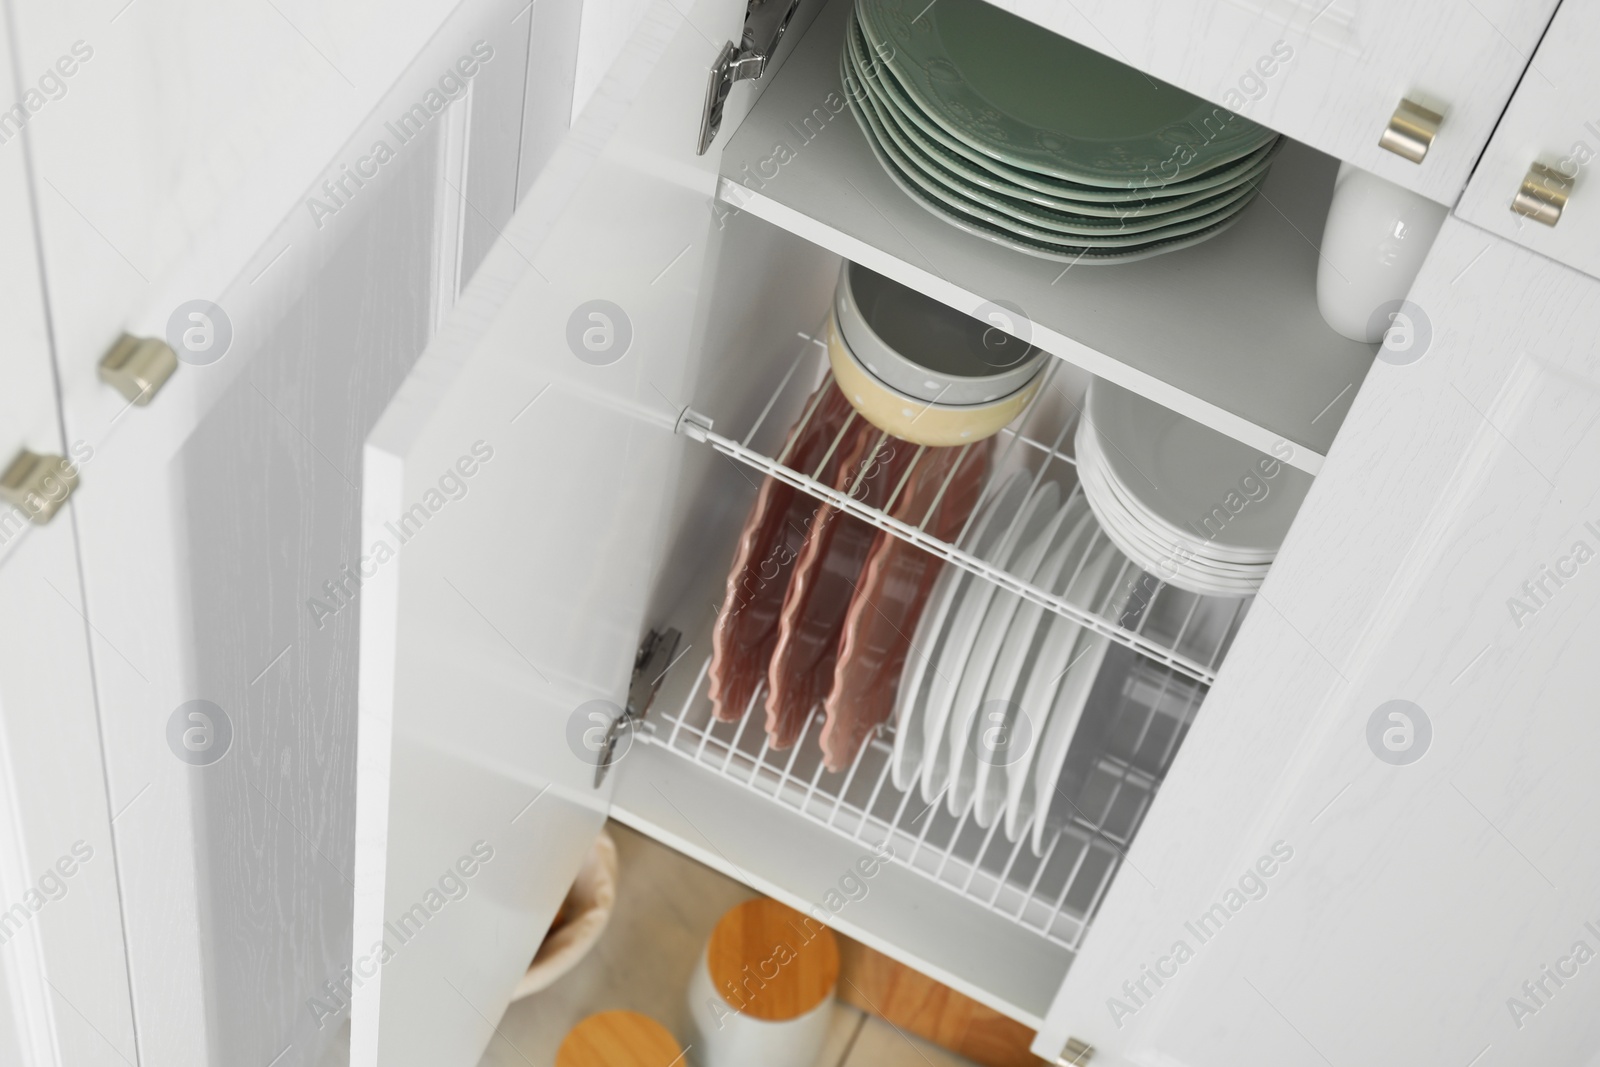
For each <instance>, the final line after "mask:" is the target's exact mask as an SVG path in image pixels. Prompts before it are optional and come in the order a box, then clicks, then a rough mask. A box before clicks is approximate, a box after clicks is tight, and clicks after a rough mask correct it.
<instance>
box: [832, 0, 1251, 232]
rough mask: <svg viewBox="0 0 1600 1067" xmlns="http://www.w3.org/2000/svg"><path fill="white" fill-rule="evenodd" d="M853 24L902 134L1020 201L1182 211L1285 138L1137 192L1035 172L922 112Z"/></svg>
mask: <svg viewBox="0 0 1600 1067" xmlns="http://www.w3.org/2000/svg"><path fill="white" fill-rule="evenodd" d="M851 25H852V27H853V31H852V32H851V33H850V35H849V37H848V38H847V40H846V45H847V47H851V48H853V49H854V56H853V63H854V66H855V67H856V69H858V70H865V71H866V75H867V76H866V78H865V79H864V81H865V82H866V87H867V90H868V91H869V92H871V93H872V94H873V95H874V96H875V97H876V98H877V101H878V103H879V105H880V110H882V111H883V112H884V113H885V114H886V115H887V116H888V117H889V118H890V119H891V120H893V122H894V124H895V126H896V128H898V129H899V131H900V133H901V134H903V135H904V136H905V137H906V138H907V139H908V140H910V141H911V143H912V144H914V145H916V146H917V148H918V149H919V154H920V155H922V156H925V157H927V158H929V159H932V160H933V161H934V162H936V163H937V164H938V165H939V166H940V167H942V168H944V169H945V170H947V171H950V172H953V173H955V174H959V175H960V176H961V177H962V178H965V179H966V180H967V181H969V182H972V183H973V184H974V185H978V186H981V187H983V188H985V189H988V190H990V191H991V192H994V193H999V194H1000V195H1002V196H1007V197H1011V198H1012V199H1015V200H1024V201H1026V202H1028V203H1030V204H1038V205H1040V206H1042V207H1050V208H1055V209H1056V210H1058V211H1066V212H1071V213H1074V214H1079V215H1097V216H1101V217H1104V218H1117V219H1122V218H1141V217H1143V216H1145V215H1158V214H1162V213H1164V212H1168V211H1178V210H1182V209H1184V208H1187V207H1189V206H1191V205H1193V204H1197V203H1200V202H1201V201H1203V200H1207V199H1209V198H1211V197H1213V196H1216V195H1218V194H1219V193H1221V192H1223V191H1224V190H1227V189H1230V188H1233V187H1235V186H1237V185H1240V184H1243V183H1244V182H1247V181H1251V180H1253V179H1255V178H1258V177H1260V176H1261V175H1263V174H1265V173H1266V171H1267V167H1268V166H1269V165H1270V164H1271V162H1272V158H1273V157H1274V156H1275V155H1277V153H1278V149H1279V148H1280V147H1282V145H1283V139H1282V138H1281V137H1274V138H1273V140H1272V141H1271V142H1269V143H1268V144H1267V145H1266V146H1265V147H1262V148H1259V149H1257V150H1256V151H1254V152H1252V153H1251V154H1250V155H1248V156H1245V157H1244V158H1242V159H1239V160H1236V161H1235V162H1233V163H1230V164H1228V165H1227V166H1226V167H1220V168H1218V169H1216V170H1214V171H1211V172H1209V173H1208V174H1206V175H1203V176H1202V177H1200V178H1198V179H1196V180H1194V181H1193V182H1180V183H1178V184H1176V185H1171V186H1165V187H1163V188H1161V189H1157V190H1139V191H1138V192H1136V193H1130V192H1129V191H1128V190H1126V189H1098V188H1095V187H1093V186H1086V185H1075V184H1072V183H1067V182H1061V181H1058V180H1056V179H1052V178H1046V177H1042V176H1039V175H1030V174H1028V173H1027V172H1026V171H1019V170H1016V169H1014V168H1011V167H1007V166H1006V165H1005V164H1004V163H1000V162H997V161H995V160H992V159H989V157H987V156H985V155H983V154H982V153H979V152H975V151H974V150H972V149H971V148H968V147H967V146H965V145H963V144H961V143H960V142H959V141H956V140H955V139H954V138H952V137H951V136H950V135H949V134H947V133H945V132H944V131H943V130H942V129H940V128H939V127H938V126H937V125H935V124H934V123H933V122H932V121H930V120H929V119H927V118H926V117H924V116H923V115H921V114H920V113H919V112H918V111H917V110H916V108H915V107H913V106H912V105H911V103H910V101H909V100H907V99H906V97H905V95H904V90H902V89H901V88H900V86H899V84H898V83H897V82H896V81H895V79H894V77H893V75H892V74H890V73H889V72H888V70H887V69H886V68H885V67H884V66H883V65H882V64H881V63H880V64H877V65H876V66H875V67H874V66H873V65H871V64H869V63H868V57H870V56H871V55H872V50H871V49H872V46H871V44H870V43H869V42H868V40H867V38H866V35H865V32H864V31H863V29H862V27H861V26H860V24H859V22H858V21H857V20H856V18H855V17H854V15H852V16H851Z"/></svg>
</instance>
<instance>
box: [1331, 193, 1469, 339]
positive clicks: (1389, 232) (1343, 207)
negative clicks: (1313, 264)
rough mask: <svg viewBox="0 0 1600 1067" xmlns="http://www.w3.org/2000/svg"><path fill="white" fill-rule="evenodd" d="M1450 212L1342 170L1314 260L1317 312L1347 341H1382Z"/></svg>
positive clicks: (1431, 202) (1427, 200)
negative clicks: (1320, 245) (1317, 253)
mask: <svg viewBox="0 0 1600 1067" xmlns="http://www.w3.org/2000/svg"><path fill="white" fill-rule="evenodd" d="M1447 213H1448V209H1447V208H1446V207H1445V206H1444V205H1443V204H1438V203H1435V202H1434V201H1432V200H1429V199H1428V198H1427V197H1424V196H1418V195H1417V194H1416V193H1413V192H1411V191H1410V190H1409V189H1402V188H1401V187H1400V186H1398V185H1396V184H1394V183H1393V182H1391V181H1386V180H1385V179H1383V178H1380V177H1378V176H1377V175H1376V174H1370V173H1368V172H1367V171H1364V170H1362V169H1360V168H1359V167H1352V166H1351V165H1350V164H1348V163H1345V164H1341V165H1340V167H1339V176H1338V177H1337V178H1336V179H1335V180H1334V188H1333V203H1332V204H1331V205H1330V206H1329V208H1328V219H1327V222H1326V223H1325V224H1324V225H1323V228H1322V247H1321V248H1320V249H1319V252H1320V256H1319V258H1318V260H1317V308H1318V310H1320V311H1321V312H1322V317H1323V319H1325V320H1326V321H1327V323H1328V325H1329V326H1331V327H1333V329H1334V330H1335V331H1336V332H1337V333H1340V334H1342V335H1344V336H1345V337H1348V338H1350V339H1351V340H1353V341H1366V342H1368V343H1374V342H1377V341H1381V340H1383V334H1384V331H1385V330H1387V329H1388V327H1389V323H1390V322H1391V321H1392V319H1393V317H1394V313H1395V312H1396V311H1398V310H1399V307H1400V302H1401V301H1402V300H1403V299H1404V298H1405V295H1406V293H1407V292H1408V291H1410V289H1411V283H1412V282H1413V281H1415V280H1416V277H1417V271H1418V270H1420V269H1421V268H1422V261H1423V259H1424V258H1425V257H1426V256H1427V254H1428V249H1430V248H1432V247H1433V239H1434V237H1436V236H1437V235H1438V233H1439V227H1440V226H1442V225H1444V217H1445V215H1446V214H1447Z"/></svg>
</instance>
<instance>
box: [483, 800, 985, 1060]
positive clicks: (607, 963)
mask: <svg viewBox="0 0 1600 1067" xmlns="http://www.w3.org/2000/svg"><path fill="white" fill-rule="evenodd" d="M608 829H609V830H610V833H611V836H612V837H613V838H614V839H615V840H616V842H617V853H618V858H619V860H620V864H621V877H620V885H619V887H618V891H617V908H616V911H615V913H614V914H613V915H612V918H611V924H610V925H609V926H608V927H607V928H606V932H605V934H604V936H602V937H601V939H600V942H599V944H598V945H596V946H595V949H594V951H593V952H592V953H591V954H590V955H589V956H588V957H587V958H586V959H585V960H584V961H583V962H582V963H580V964H579V965H578V966H577V967H576V968H574V969H573V970H572V971H571V972H570V973H569V974H567V975H566V977H564V978H562V979H561V980H560V981H559V982H557V983H556V984H555V985H554V986H552V987H551V988H550V989H547V990H545V991H544V992H543V993H539V994H536V995H534V996H532V997H529V998H528V999H526V1000H523V1001H519V1002H517V1003H515V1004H512V1005H511V1007H510V1008H509V1009H508V1010H507V1011H506V1014H505V1017H504V1018H503V1019H501V1020H500V1025H499V1027H498V1033H497V1035H496V1036H495V1038H494V1039H493V1041H491V1042H490V1045H489V1048H488V1051H486V1052H485V1053H484V1055H483V1059H482V1060H480V1061H479V1064H478V1067H551V1065H553V1064H554V1063H555V1055H556V1049H557V1047H558V1046H559V1045H560V1044H561V1039H562V1037H564V1036H565V1035H566V1032H567V1031H568V1030H569V1029H570V1028H571V1027H572V1026H573V1024H575V1023H576V1022H578V1020H580V1019H582V1018H583V1017H584V1016H586V1015H589V1014H590V1013H592V1012H596V1011H606V1010H609V1009H615V1008H627V1009H630V1010H633V1011H640V1012H644V1013H645V1014H647V1015H650V1016H653V1017H654V1018H656V1019H659V1020H660V1021H661V1022H663V1023H665V1024H666V1025H667V1027H668V1028H669V1029H671V1030H672V1031H673V1032H674V1033H676V1034H678V1037H679V1040H680V1041H692V1035H690V1034H688V1033H687V1024H688V1018H687V1016H688V1013H687V1011H686V1010H685V1004H684V998H685V996H686V993H685V990H686V989H687V987H688V982H689V976H690V974H691V973H692V972H693V970H694V967H695V964H696V963H697V962H698V960H699V956H700V951H701V949H702V948H704V946H705V943H706V939H707V938H708V937H710V936H711V929H712V927H714V926H715V925H716V922H717V920H718V919H719V918H721V916H722V913H723V912H724V911H726V910H727V909H728V908H730V907H732V906H733V905H734V904H737V903H738V902H739V901H741V900H746V899H748V898H749V897H751V896H754V895H755V894H754V893H752V892H751V891H750V890H749V889H747V888H745V887H744V886H743V885H741V884H739V883H738V882H735V881H733V880H732V879H730V878H726V877H724V876H723V875H721V874H718V873H717V872H715V871H713V870H711V869H710V868H707V867H703V866H701V865H700V864H698V863H696V862H695V861H694V860H691V859H689V858H688V857H687V856H683V855H681V854H679V853H677V852H674V851H673V850H671V849H669V848H666V847H665V846H663V845H659V844H657V843H656V842H655V841H652V840H651V839H650V838H647V837H645V836H644V835H642V834H638V833H635V832H634V831H632V830H629V829H628V828H627V827H625V826H621V825H619V824H617V823H611V824H609V827H608ZM693 1055H694V1054H693V1050H692V1049H691V1050H690V1053H689V1059H690V1061H691V1063H692V1061H693ZM663 1067H665V1065H663ZM817 1067H971V1064H970V1063H969V1062H968V1061H967V1060H964V1059H961V1058H960V1057H958V1056H953V1055H951V1054H950V1053H948V1052H946V1051H944V1050H943V1049H941V1048H939V1047H937V1046H935V1045H930V1044H928V1043H927V1042H925V1041H921V1040H919V1039H917V1038H914V1037H911V1036H910V1035H908V1034H903V1033H901V1032H900V1031H899V1030H897V1029H896V1028H895V1027H893V1026H891V1025H889V1024H888V1023H885V1022H884V1021H883V1020H881V1019H878V1018H875V1017H872V1016H867V1015H863V1014H862V1013H861V1012H859V1011H857V1010H856V1009H855V1008H851V1007H848V1006H846V1005H843V1004H841V1005H838V1006H837V1007H836V1008H835V1015H834V1021H833V1029H832V1033H831V1034H830V1035H829V1040H828V1047H827V1049H826V1050H825V1052H824V1053H823V1055H822V1057H821V1058H820V1059H819V1060H818V1061H817Z"/></svg>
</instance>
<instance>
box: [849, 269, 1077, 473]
mask: <svg viewBox="0 0 1600 1067" xmlns="http://www.w3.org/2000/svg"><path fill="white" fill-rule="evenodd" d="M1008 318H1009V319H1012V320H1020V319H1021V316H1020V314H1014V313H1010V312H1007V311H1006V310H1005V309H1003V308H1000V307H999V306H998V305H995V306H994V312H993V316H992V318H991V320H989V321H985V320H983V319H977V318H974V317H972V316H971V315H966V314H963V313H962V312H959V311H957V310H955V309H954V308H952V307H949V306H947V305H945V304H941V303H939V302H938V301H937V300H934V299H932V298H931V297H928V296H925V295H924V294H922V293H919V292H917V291H916V290H915V289H911V288H909V287H908V286H904V285H901V284H900V283H899V282H896V281H893V280H892V279H889V278H885V277H884V276H883V275H881V274H878V273H877V272H875V271H872V270H869V269H867V268H866V267H863V266H861V264H859V263H850V262H848V261H847V262H846V263H845V264H844V266H843V267H841V268H840V271H839V285H838V287H837V288H836V289H835V291H834V301H833V316H832V318H831V319H830V321H829V324H828V361H829V364H830V365H831V366H832V368H833V377H834V380H835V381H837V382H838V383H839V388H840V389H841V390H842V391H843V392H844V395H845V397H846V398H847V399H848V400H849V401H850V403H851V405H852V406H853V407H855V409H856V410H857V411H859V412H860V413H861V415H862V416H863V417H864V418H866V420H867V421H868V422H870V423H872V424H873V425H874V426H876V427H878V428H879V429H880V430H885V431H887V432H888V433H890V434H893V435H894V436H895V437H898V438H900V439H902V440H905V441H910V442H912V443H913V444H918V445H928V446H932V447H946V446H950V445H965V444H972V443H974V442H977V441H981V440H983V439H984V438H986V437H991V436H993V435H994V434H996V433H998V432H1000V430H1001V429H1002V428H1003V427H1005V425H1006V424H1007V423H1009V422H1011V420H1012V419H1014V418H1016V417H1017V416H1018V415H1019V414H1020V413H1021V412H1022V409H1023V408H1025V407H1027V406H1028V401H1030V400H1032V399H1033V395H1034V393H1036V392H1038V390H1039V382H1040V379H1041V376H1042V374H1043V371H1044V368H1045V364H1046V362H1047V361H1048V360H1049V358H1050V357H1049V355H1048V353H1046V352H1045V351H1044V350H1043V349H1041V348H1035V347H1033V346H1032V345H1029V344H1027V343H1025V342H1023V341H1020V340H1018V339H1017V338H1016V337H1015V336H1013V335H1012V334H1010V333H1008V332H1006V330H1004V329H1002V328H1001V327H1002V326H1003V325H1007V324H1008V323H1006V322H1005V321H1004V320H1006V319H1008ZM1011 324H1014V322H1013V323H1011Z"/></svg>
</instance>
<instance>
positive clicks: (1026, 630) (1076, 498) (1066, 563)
mask: <svg viewBox="0 0 1600 1067" xmlns="http://www.w3.org/2000/svg"><path fill="white" fill-rule="evenodd" d="M1063 510H1064V511H1065V513H1066V518H1065V520H1064V521H1063V522H1062V524H1061V530H1062V532H1063V536H1060V537H1058V538H1057V539H1056V544H1055V545H1054V546H1053V547H1052V548H1051V549H1050V553H1049V555H1048V556H1046V557H1045V561H1044V565H1043V566H1041V567H1040V568H1039V570H1038V573H1037V574H1035V575H1034V578H1033V584H1034V585H1037V586H1038V587H1039V588H1041V589H1044V590H1047V591H1049V592H1051V593H1060V592H1061V591H1062V588H1061V587H1062V586H1063V585H1064V584H1065V583H1066V581H1068V580H1070V579H1071V578H1072V576H1073V575H1074V574H1076V573H1077V571H1078V562H1079V560H1080V559H1081V558H1082V557H1083V556H1084V555H1085V552H1086V550H1087V549H1088V547H1089V542H1090V540H1091V539H1092V538H1093V533H1092V532H1089V531H1093V530H1094V529H1095V521H1094V516H1093V515H1092V514H1091V513H1090V511H1089V503H1088V501H1086V500H1084V499H1083V496H1082V495H1081V494H1076V493H1075V494H1073V496H1072V499H1071V500H1070V501H1069V502H1068V504H1067V506H1066V508H1064V509H1063ZM1046 615H1049V616H1050V617H1052V618H1054V617H1055V612H1053V611H1048V610H1047V609H1046V608H1045V607H1044V606H1043V605H1041V604H1035V603H1033V602H1032V601H1026V602H1024V603H1023V604H1022V606H1021V607H1019V608H1018V609H1017V614H1016V617H1015V618H1013V619H1012V620H1011V628H1010V629H1009V630H1007V631H1006V636H1005V641H1004V642H1003V643H1002V645H1001V647H1000V656H999V658H998V659H996V660H995V664H994V670H993V671H991V672H990V673H989V682H988V684H987V685H986V686H985V688H984V693H983V703H982V704H980V705H979V710H980V712H981V713H982V714H981V715H979V716H978V718H977V719H976V720H975V721H974V722H973V724H972V732H971V734H969V735H968V738H967V746H968V751H967V753H966V755H965V756H964V757H963V759H962V761H961V764H960V766H959V768H957V771H958V773H959V780H958V781H957V782H956V784H955V785H954V786H952V788H951V790H950V793H951V796H952V797H954V798H955V799H956V800H958V801H961V800H963V799H964V797H965V795H966V792H967V791H968V790H969V789H970V791H971V795H972V798H973V815H974V817H975V818H976V819H977V820H978V825H979V826H981V827H983V828H984V829H988V828H989V827H990V826H992V825H993V824H994V819H995V815H996V814H998V812H999V810H1000V805H1001V801H1002V800H1004V799H1005V792H1006V787H1005V777H1006V764H1005V763H1003V762H998V761H999V760H1004V759H1008V758H1009V759H1012V760H1015V759H1017V758H1020V757H1021V756H1022V755H1024V752H1023V751H1016V752H1012V751H1011V750H1010V748H1009V745H1008V747H1007V750H1006V751H1005V752H1004V753H998V752H997V753H995V754H994V758H991V759H985V758H983V753H984V752H985V751H986V750H987V748H988V746H986V745H985V744H983V743H982V738H983V735H984V734H985V733H986V732H997V733H996V736H999V737H1005V738H1010V739H1012V740H1014V741H1015V742H1016V743H1017V744H1018V745H1023V746H1031V745H1032V737H1033V734H1032V729H1031V720H1030V725H1029V727H1028V728H1025V729H1026V732H1025V733H1024V734H1022V735H1018V734H1014V733H1013V731H1014V730H1015V729H1016V728H1017V723H1016V716H1017V709H1018V704H1017V699H1018V698H1019V697H1020V696H1021V695H1022V687H1023V685H1025V684H1026V682H1027V680H1028V675H1029V672H1030V671H1032V669H1033V665H1034V663H1035V661H1036V660H1037V659H1038V656H1039V651H1040V643H1041V641H1042V639H1043V637H1044V633H1045V630H1046V629H1048V625H1047V620H1046V618H1045V616H1046ZM1041 624H1046V625H1041ZM997 705H998V706H997ZM969 777H970V779H971V782H970V785H969V782H968V779H969Z"/></svg>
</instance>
